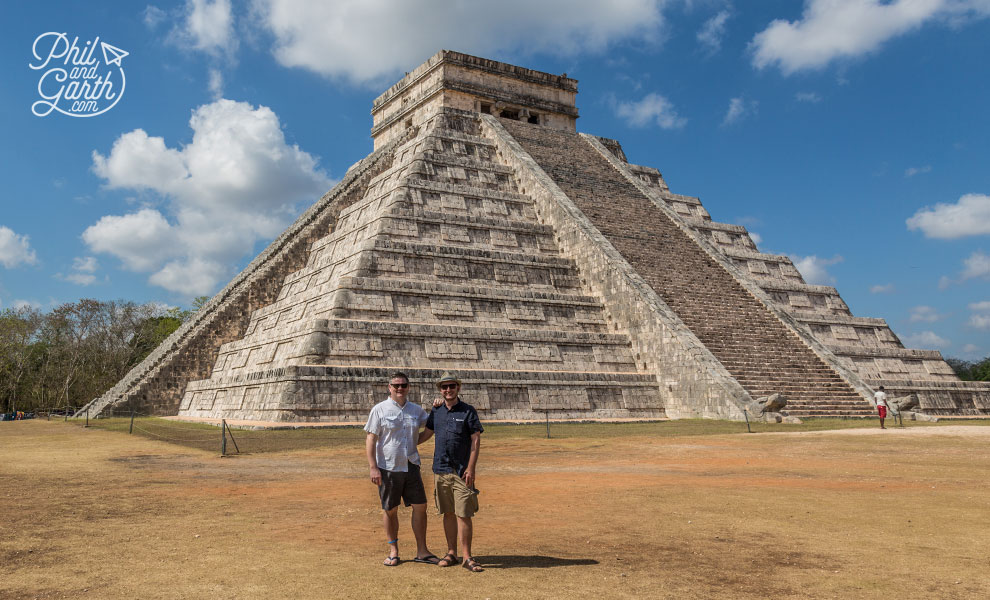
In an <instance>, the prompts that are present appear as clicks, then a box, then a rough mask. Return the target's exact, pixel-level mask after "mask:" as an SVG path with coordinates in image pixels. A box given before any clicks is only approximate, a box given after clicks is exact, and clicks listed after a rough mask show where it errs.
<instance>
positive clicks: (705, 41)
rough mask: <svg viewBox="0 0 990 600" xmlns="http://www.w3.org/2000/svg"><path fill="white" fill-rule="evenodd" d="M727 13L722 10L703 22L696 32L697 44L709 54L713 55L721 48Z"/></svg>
mask: <svg viewBox="0 0 990 600" xmlns="http://www.w3.org/2000/svg"><path fill="white" fill-rule="evenodd" d="M729 16H730V14H729V11H727V10H723V11H720V12H719V13H718V14H716V15H715V16H714V17H712V18H710V19H708V20H707V21H705V24H704V25H702V26H701V30H700V31H698V35H697V38H698V43H700V44H701V46H702V47H703V48H704V49H705V51H706V52H708V53H709V54H715V53H716V52H718V51H719V50H720V49H721V48H722V38H723V37H724V36H725V24H726V22H727V21H728V20H729Z"/></svg>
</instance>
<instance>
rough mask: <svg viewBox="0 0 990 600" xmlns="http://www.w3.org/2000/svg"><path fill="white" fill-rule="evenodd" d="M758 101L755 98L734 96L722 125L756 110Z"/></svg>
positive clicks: (729, 123)
mask: <svg viewBox="0 0 990 600" xmlns="http://www.w3.org/2000/svg"><path fill="white" fill-rule="evenodd" d="M756 106H757V102H756V101H755V100H745V99H743V98H732V99H731V100H729V109H728V110H727V111H726V112H725V118H723V119H722V125H731V124H732V123H735V122H736V121H738V120H739V119H742V118H743V117H744V116H747V115H751V114H753V113H755V112H756Z"/></svg>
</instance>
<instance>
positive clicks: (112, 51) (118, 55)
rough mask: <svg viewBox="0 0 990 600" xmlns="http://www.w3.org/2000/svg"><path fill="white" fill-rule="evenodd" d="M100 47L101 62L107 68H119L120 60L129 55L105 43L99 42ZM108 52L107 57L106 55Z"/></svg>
mask: <svg viewBox="0 0 990 600" xmlns="http://www.w3.org/2000/svg"><path fill="white" fill-rule="evenodd" d="M100 45H101V46H103V62H105V63H107V66H110V65H117V66H118V67H120V66H121V65H120V59H122V58H124V57H125V56H127V55H128V54H130V52H127V51H126V50H121V49H120V48H118V47H116V46H111V45H110V44H108V43H106V42H100ZM108 52H109V55H108V54H107V53H108ZM110 56H112V57H113V58H112V59H111V58H110ZM121 68H123V67H121Z"/></svg>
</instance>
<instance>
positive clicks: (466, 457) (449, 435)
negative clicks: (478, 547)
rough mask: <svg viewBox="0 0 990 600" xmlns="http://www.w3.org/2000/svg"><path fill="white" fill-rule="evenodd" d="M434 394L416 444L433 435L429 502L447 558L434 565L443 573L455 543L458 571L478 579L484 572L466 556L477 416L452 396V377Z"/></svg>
mask: <svg viewBox="0 0 990 600" xmlns="http://www.w3.org/2000/svg"><path fill="white" fill-rule="evenodd" d="M437 388H438V389H439V390H440V396H441V398H442V402H441V399H437V400H436V401H434V403H433V412H431V413H430V416H429V418H428V419H427V420H426V429H424V430H423V431H422V433H420V434H419V441H420V443H422V442H425V441H426V440H428V439H430V437H432V436H433V434H434V432H435V433H436V436H437V437H436V449H435V450H434V452H433V473H434V474H435V475H436V477H435V480H436V486H435V489H434V499H435V500H436V504H437V511H438V512H439V513H440V514H442V515H443V532H444V535H445V536H446V538H447V555H446V556H444V557H443V558H442V559H440V562H439V565H440V566H441V567H449V566H451V565H453V564H455V563H457V544H458V541H459V542H460V547H461V557H462V560H463V562H462V563H461V566H463V567H464V568H465V569H467V570H468V571H471V572H472V573H480V572H481V571H484V569H483V568H482V567H481V565H480V564H478V561H476V560H475V559H474V556H473V555H472V554H471V537H472V534H473V529H472V524H471V517H473V516H474V513H476V512H477V511H478V490H477V489H475V487H474V482H475V466H476V465H477V464H478V450H479V449H480V448H481V432H482V431H484V428H483V427H482V426H481V420H480V419H479V418H478V411H476V410H475V409H474V407H473V406H471V405H470V404H467V403H466V402H463V401H462V400H461V399H460V397H459V396H458V393H459V392H460V389H461V382H460V381H459V380H458V379H457V377H455V376H454V375H452V374H451V373H444V374H443V376H442V377H441V378H440V381H438V382H437Z"/></svg>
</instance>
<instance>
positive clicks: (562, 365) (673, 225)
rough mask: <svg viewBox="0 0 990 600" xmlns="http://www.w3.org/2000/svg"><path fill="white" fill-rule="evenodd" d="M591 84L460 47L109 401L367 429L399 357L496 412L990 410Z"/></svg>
mask: <svg viewBox="0 0 990 600" xmlns="http://www.w3.org/2000/svg"><path fill="white" fill-rule="evenodd" d="M576 94H577V82H576V81H575V80H573V79H569V78H567V77H566V76H557V75H551V74H548V73H542V72H539V71H533V70H529V69H525V68H521V67H516V66H512V65H508V64H505V63H500V62H496V61H491V60H486V59H482V58H477V57H473V56H469V55H465V54H460V53H456V52H450V51H441V52H439V53H438V54H436V55H435V56H433V57H432V58H430V59H429V60H428V61H427V62H426V63H424V64H423V65H421V66H420V67H418V68H417V69H415V70H414V71H412V72H411V73H409V74H408V75H406V76H405V77H404V78H403V79H402V80H400V81H399V82H398V83H396V84H395V85H394V86H392V87H391V88H390V89H389V90H388V91H386V92H385V93H384V94H382V95H381V96H380V97H379V98H378V99H377V100H375V103H374V108H373V111H372V115H373V120H374V124H373V128H372V136H373V137H374V141H375V150H374V152H373V153H372V154H371V155H369V156H368V157H367V158H365V159H364V160H362V161H361V162H359V163H357V164H356V165H354V166H353V167H351V169H350V170H349V171H348V173H347V175H346V176H345V177H344V179H343V181H341V182H340V183H339V184H338V185H337V186H336V187H335V188H334V189H333V190H331V191H330V192H329V193H328V194H327V195H325V196H324V197H323V198H322V199H321V200H320V201H319V202H317V203H316V204H315V205H314V206H313V207H311V208H310V209H309V210H308V211H307V212H306V213H305V214H303V215H302V216H301V217H300V218H299V219H298V220H297V221H296V223H295V224H293V225H292V227H290V228H289V229H288V230H287V231H286V232H285V233H284V234H283V235H282V236H280V237H279V238H278V239H276V240H275V241H274V242H273V243H272V244H271V245H270V246H269V247H268V248H267V249H266V250H265V251H264V252H263V253H262V254H261V255H260V256H258V257H257V258H256V259H255V260H254V261H253V262H252V263H251V264H250V265H249V266H248V267H247V268H246V269H245V270H244V271H243V272H242V273H241V274H240V275H238V277H237V278H235V279H234V280H233V281H232V282H231V283H230V284H229V285H228V286H227V287H226V288H224V289H223V290H222V291H221V292H220V293H219V294H217V296H215V297H214V298H213V299H212V300H211V301H210V302H209V303H208V304H207V305H206V306H204V307H203V308H202V309H201V310H200V311H198V312H197V314H196V315H195V317H194V318H193V319H192V320H191V321H190V322H188V323H186V324H185V325H184V326H183V327H182V328H180V329H179V330H178V331H176V332H175V334H173V335H172V336H171V337H170V338H169V339H168V340H166V342H165V343H163V344H162V346H161V347H160V348H159V349H157V350H156V352H155V353H153V354H152V355H151V356H149V357H148V359H147V360H145V361H144V362H143V363H142V364H140V365H138V366H137V367H135V369H134V370H133V371H132V372H131V373H129V374H128V375H127V377H125V378H124V379H123V380H122V381H121V382H119V383H118V384H117V385H116V386H115V387H114V388H113V389H111V390H110V391H108V392H107V393H106V394H105V395H104V396H102V397H101V398H98V399H96V400H94V401H93V402H92V403H91V405H90V407H89V410H90V414H95V413H98V412H100V411H102V410H105V409H106V408H107V407H109V406H112V405H120V404H131V405H136V406H140V407H141V408H142V410H152V411H154V412H156V413H160V414H180V415H185V416H192V417H213V418H216V417H222V418H228V419H249V420H263V421H321V420H325V421H362V420H363V419H364V418H365V417H366V414H367V411H368V410H369V409H370V407H371V406H372V405H373V404H374V403H375V402H377V401H379V400H380V399H381V398H383V397H384V396H385V394H386V389H385V382H386V381H387V377H388V375H389V374H390V373H391V372H392V371H395V370H402V371H404V372H406V373H407V374H408V375H409V376H410V378H411V381H412V382H413V391H412V393H413V396H412V397H413V399H414V400H417V401H421V402H425V401H427V400H428V399H429V398H430V397H432V395H433V394H434V391H433V389H432V386H431V382H432V381H435V380H436V379H437V378H438V377H439V375H440V373H441V372H443V371H447V370H451V371H456V372H457V373H458V374H459V375H460V377H461V378H462V379H463V381H464V382H465V390H464V397H465V399H466V400H467V401H468V402H470V403H471V404H473V405H474V406H475V407H477V408H478V409H479V411H480V412H481V413H482V414H483V416H485V417H486V418H495V419H508V420H519V419H537V418H544V416H550V417H552V418H589V419H596V418H598V419H600V418H615V417H641V418H656V417H663V416H669V417H675V418H677V417H709V418H729V419H742V418H744V414H743V407H744V406H745V405H746V404H747V403H749V402H750V401H752V400H753V399H756V398H758V397H761V396H766V395H770V394H772V393H778V392H779V393H782V394H784V396H785V397H786V398H787V399H788V406H787V411H788V412H789V413H790V414H792V415H796V416H868V415H871V414H873V413H872V406H871V404H870V400H869V399H870V398H871V397H872V392H873V388H874V387H875V386H877V385H884V386H886V387H887V389H888V392H892V394H891V395H892V396H903V395H909V394H915V395H916V396H917V397H918V399H919V401H920V403H921V407H922V409H923V410H925V411H926V412H930V413H934V414H988V413H990V386H987V385H986V384H978V383H969V382H961V381H959V380H958V378H957V377H956V376H955V375H954V374H953V372H952V370H951V368H949V366H948V365H947V364H946V363H945V362H944V361H943V360H942V357H941V355H940V354H939V353H938V352H936V351H926V350H909V349H905V348H904V347H903V346H902V345H901V343H900V341H899V340H898V338H897V336H896V335H894V333H893V332H892V331H891V330H890V328H889V327H888V326H887V324H886V322H885V321H883V320H882V319H874V318H862V317H854V316H852V315H851V314H850V312H849V309H848V307H847V306H846V304H845V303H844V302H843V301H842V299H841V297H840V296H839V294H838V292H837V291H836V290H835V289H834V288H831V287H825V286H815V285H809V284H807V283H805V282H804V280H803V279H802V278H801V275H800V273H798V271H797V269H795V268H794V265H793V264H791V262H790V260H789V259H788V258H786V257H784V256H777V255H770V254H764V253H761V252H759V251H758V250H757V249H756V246H755V244H754V243H753V241H752V240H751V239H750V237H749V235H748V233H747V232H746V230H745V228H743V227H741V226H737V225H730V224H724V223H718V222H715V221H713V220H712V219H711V217H710V215H709V214H708V213H707V212H706V211H705V209H704V207H703V206H702V205H701V202H700V201H699V200H698V199H697V198H694V197H690V196H683V195H679V194H674V193H671V192H670V190H669V189H668V187H667V185H666V184H665V183H664V180H663V178H662V176H661V175H660V173H659V171H657V170H656V169H652V168H649V167H642V166H637V165H633V164H630V163H629V162H628V161H627V159H626V157H625V155H624V154H623V151H622V148H621V145H620V144H619V143H618V142H616V141H614V140H609V139H605V138H597V137H593V136H589V135H586V134H578V133H577V132H576V130H575V122H576V119H577V108H576V106H575V97H576Z"/></svg>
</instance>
